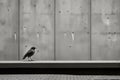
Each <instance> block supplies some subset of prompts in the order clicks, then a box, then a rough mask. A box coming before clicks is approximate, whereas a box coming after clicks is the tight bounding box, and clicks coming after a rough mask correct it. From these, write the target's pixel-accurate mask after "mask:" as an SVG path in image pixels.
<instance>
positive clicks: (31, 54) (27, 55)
mask: <svg viewBox="0 0 120 80" xmlns="http://www.w3.org/2000/svg"><path fill="white" fill-rule="evenodd" d="M35 49H36V47H31V48H30V49H29V50H28V51H27V53H26V54H25V55H24V57H23V60H24V59H25V58H26V57H28V61H33V60H32V58H31V57H32V56H33V55H34V53H35ZM29 58H30V60H29Z"/></svg>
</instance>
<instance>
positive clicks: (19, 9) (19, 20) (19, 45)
mask: <svg viewBox="0 0 120 80" xmlns="http://www.w3.org/2000/svg"><path fill="white" fill-rule="evenodd" d="M18 60H20V0H18Z"/></svg>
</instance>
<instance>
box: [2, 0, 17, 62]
mask: <svg viewBox="0 0 120 80" xmlns="http://www.w3.org/2000/svg"><path fill="white" fill-rule="evenodd" d="M17 36H18V0H0V60H17V59H18V37H17Z"/></svg>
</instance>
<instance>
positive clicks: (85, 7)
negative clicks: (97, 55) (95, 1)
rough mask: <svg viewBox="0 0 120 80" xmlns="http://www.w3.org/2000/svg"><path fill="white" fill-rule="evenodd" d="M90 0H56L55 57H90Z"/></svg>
mask: <svg viewBox="0 0 120 80" xmlns="http://www.w3.org/2000/svg"><path fill="white" fill-rule="evenodd" d="M89 14H90V0H56V36H55V37H56V59H57V60H88V59H90V18H89V17H90V15H89Z"/></svg>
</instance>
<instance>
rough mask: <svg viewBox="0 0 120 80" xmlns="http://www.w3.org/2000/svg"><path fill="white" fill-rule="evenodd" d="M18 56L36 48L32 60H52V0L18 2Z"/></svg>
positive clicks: (22, 0)
mask: <svg viewBox="0 0 120 80" xmlns="http://www.w3.org/2000/svg"><path fill="white" fill-rule="evenodd" d="M20 3H21V4H20V42H21V43H20V45H21V49H20V53H21V54H20V56H21V59H22V57H23V55H24V54H25V53H26V52H27V51H28V50H29V49H30V48H31V47H32V46H35V47H36V48H37V50H36V53H35V55H34V56H33V57H32V59H34V60H53V59H54V2H53V0H20Z"/></svg>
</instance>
